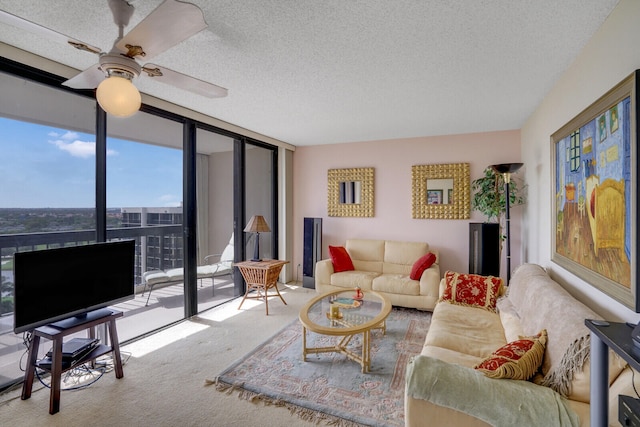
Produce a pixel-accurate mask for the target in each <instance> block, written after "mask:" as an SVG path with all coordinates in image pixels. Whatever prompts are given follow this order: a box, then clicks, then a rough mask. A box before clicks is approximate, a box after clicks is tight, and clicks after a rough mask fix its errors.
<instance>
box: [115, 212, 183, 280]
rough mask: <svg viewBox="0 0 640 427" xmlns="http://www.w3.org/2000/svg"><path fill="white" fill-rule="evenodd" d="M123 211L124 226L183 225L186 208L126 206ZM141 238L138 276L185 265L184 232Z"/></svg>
mask: <svg viewBox="0 0 640 427" xmlns="http://www.w3.org/2000/svg"><path fill="white" fill-rule="evenodd" d="M121 213H122V227H146V226H153V225H179V224H182V207H172V208H122V209H121ZM140 241H141V242H140V253H139V255H140V260H141V263H140V269H141V270H140V271H136V276H140V275H141V273H142V272H144V271H148V270H156V269H158V270H167V269H170V268H178V267H182V266H183V251H182V250H183V245H182V233H177V234H176V233H174V234H166V235H160V234H158V235H150V236H147V237H141V238H140ZM162 255H164V256H162ZM136 269H137V268H136Z"/></svg>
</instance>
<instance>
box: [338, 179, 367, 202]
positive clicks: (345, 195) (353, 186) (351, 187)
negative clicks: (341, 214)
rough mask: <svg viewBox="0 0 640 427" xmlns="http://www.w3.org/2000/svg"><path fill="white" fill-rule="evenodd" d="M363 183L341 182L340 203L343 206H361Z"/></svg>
mask: <svg viewBox="0 0 640 427" xmlns="http://www.w3.org/2000/svg"><path fill="white" fill-rule="evenodd" d="M361 187H362V183H361V182H360V181H341V182H340V203H343V204H348V205H351V204H360V201H361V200H362V196H361V194H362V193H361V190H360V189H361Z"/></svg>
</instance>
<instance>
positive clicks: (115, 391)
mask: <svg viewBox="0 0 640 427" xmlns="http://www.w3.org/2000/svg"><path fill="white" fill-rule="evenodd" d="M280 289H281V292H282V294H283V296H284V298H285V300H286V301H287V304H288V305H284V304H282V302H281V301H280V300H279V299H277V298H275V299H274V298H272V299H270V300H269V316H265V312H264V304H263V303H260V302H258V301H255V300H252V301H249V300H248V301H246V302H245V303H244V305H243V306H242V310H237V307H238V304H239V300H235V301H232V302H230V303H228V304H224V305H223V306H221V307H218V308H215V309H213V310H210V311H208V312H206V313H204V314H202V315H201V316H199V317H197V318H194V319H192V320H190V321H186V322H182V323H180V324H179V325H176V326H173V327H171V328H169V329H167V330H165V331H162V332H160V333H158V334H155V335H153V336H150V337H148V338H145V339H143V340H140V341H137V342H135V343H132V344H130V345H127V346H124V347H122V351H123V352H130V353H131V357H130V358H129V359H128V361H127V363H126V365H125V366H124V378H122V379H120V380H118V379H116V378H115V375H114V373H113V372H110V373H107V374H105V375H104V376H103V377H102V378H101V379H100V380H99V381H97V382H96V383H95V384H93V385H92V386H91V387H89V388H86V389H83V390H79V391H63V392H62V397H61V402H60V407H61V410H60V412H59V413H57V414H55V415H49V390H48V389H44V388H43V389H40V390H38V391H34V393H33V395H32V396H31V398H30V399H28V400H24V401H23V400H20V390H16V391H12V392H8V393H5V394H3V395H0V425H1V426H65V427H67V426H219V427H227V426H264V425H272V426H285V425H286V426H288V427H296V426H312V425H316V424H314V423H310V422H305V421H303V420H301V419H299V418H298V417H297V416H295V415H291V414H290V413H289V411H288V410H287V409H285V408H279V407H274V406H265V405H263V404H252V403H249V402H247V401H245V400H241V399H238V397H237V395H226V394H224V393H220V392H219V391H216V389H215V387H214V386H205V379H206V378H214V377H215V376H217V374H218V373H220V372H221V371H222V370H224V369H225V368H226V367H227V366H229V365H230V364H231V363H233V362H235V361H236V360H237V359H239V358H240V357H242V356H243V355H244V354H246V353H247V352H249V351H250V350H252V349H253V348H254V347H256V346H257V345H258V344H260V343H262V342H263V341H264V340H266V339H267V338H269V337H270V336H271V335H273V334H275V333H276V332H278V331H279V330H280V329H282V328H283V327H284V326H286V325H287V324H288V323H290V322H291V321H292V320H294V319H296V318H297V317H298V312H299V309H300V307H302V305H304V303H305V302H306V301H308V300H309V299H310V298H311V297H312V296H314V295H315V291H314V290H309V289H305V288H302V287H298V286H287V285H284V286H283V285H280ZM123 357H127V356H126V355H123ZM35 388H36V386H35V384H34V389H35Z"/></svg>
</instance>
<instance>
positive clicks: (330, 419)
mask: <svg viewBox="0 0 640 427" xmlns="http://www.w3.org/2000/svg"><path fill="white" fill-rule="evenodd" d="M205 383H206V384H205V385H215V386H216V390H217V391H220V392H223V393H226V394H228V395H232V394H237V395H238V398H239V399H243V400H247V401H249V402H251V403H253V404H259V403H262V404H264V405H265V406H276V407H282V408H286V409H288V410H289V413H290V414H292V415H296V416H298V418H300V419H302V420H304V421H308V422H311V423H315V424H318V423H320V422H325V423H326V425H330V426H335V427H366V425H365V424H360V423H356V422H354V421H350V420H346V419H344V418H340V417H337V416H335V415H329V414H325V413H324V412H321V411H317V410H314V409H309V408H305V407H303V406H299V405H296V404H294V403H291V402H287V401H284V400H282V399H274V398H271V397H269V396H265V395H264V394H262V393H256V392H253V391H249V390H247V389H245V388H243V385H244V384H243V383H242V384H230V383H227V382H225V381H222V380H221V379H220V378H219V377H217V378H216V379H215V380H205Z"/></svg>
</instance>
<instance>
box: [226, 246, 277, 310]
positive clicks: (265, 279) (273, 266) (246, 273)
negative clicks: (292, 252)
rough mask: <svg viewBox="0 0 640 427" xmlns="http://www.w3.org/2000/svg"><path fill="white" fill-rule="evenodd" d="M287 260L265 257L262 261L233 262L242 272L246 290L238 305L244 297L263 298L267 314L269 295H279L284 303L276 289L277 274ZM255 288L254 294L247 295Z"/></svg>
mask: <svg viewBox="0 0 640 427" xmlns="http://www.w3.org/2000/svg"><path fill="white" fill-rule="evenodd" d="M288 263H289V261H280V260H277V259H265V260H262V261H243V262H238V263H235V264H234V265H235V266H236V267H238V270H240V272H241V273H242V277H244V280H245V282H247V290H246V292H245V293H244V298H242V301H241V302H240V306H239V307H238V310H240V307H242V304H243V303H244V300H246V299H264V306H265V308H266V311H267V316H268V315H269V297H275V296H277V297H280V299H281V300H282V302H283V303H284V304H285V305H286V304H287V302H286V301H285V300H284V298H282V295H280V291H279V290H278V276H279V275H280V271H281V270H282V266H283V265H285V264H288ZM271 288H273V289H275V291H276V292H275V293H271V294H269V293H268V291H269V289H271ZM252 290H255V291H256V292H257V293H256V295H249V292H251V291H252Z"/></svg>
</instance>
